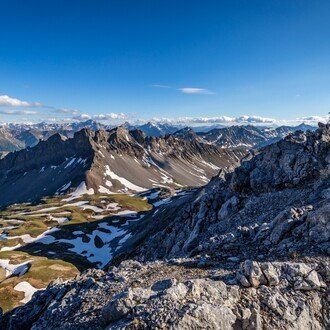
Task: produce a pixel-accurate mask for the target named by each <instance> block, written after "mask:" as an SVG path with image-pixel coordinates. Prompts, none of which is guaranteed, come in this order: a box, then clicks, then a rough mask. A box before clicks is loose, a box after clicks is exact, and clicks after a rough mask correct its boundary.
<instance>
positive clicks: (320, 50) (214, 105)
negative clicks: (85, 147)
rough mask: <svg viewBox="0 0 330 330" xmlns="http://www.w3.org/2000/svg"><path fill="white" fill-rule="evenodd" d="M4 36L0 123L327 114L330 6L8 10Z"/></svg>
mask: <svg viewBox="0 0 330 330" xmlns="http://www.w3.org/2000/svg"><path fill="white" fill-rule="evenodd" d="M0 31H1V43H0V122H10V121H40V120H52V119H53V118H55V119H66V120H68V119H71V118H99V119H103V118H106V119H107V120H108V121H114V120H116V118H118V120H126V119H128V120H147V119H150V118H155V117H156V118H168V119H169V120H175V118H178V117H180V118H181V119H182V118H186V117H189V118H187V121H190V120H191V121H192V122H193V121H196V122H198V118H199V119H201V121H202V122H207V120H205V118H209V117H212V118H213V119H214V118H220V119H219V122H221V118H222V119H223V116H227V117H230V118H231V119H233V118H237V117H240V116H242V115H248V116H255V117H253V118H258V117H263V118H264V117H265V118H273V119H276V120H280V119H282V120H295V119H296V118H303V117H309V116H326V115H327V113H328V112H329V110H330V2H329V1H317V0H313V1H310V0H309V1H302V0H301V1H298V0H297V1H293V0H292V1H291V0H289V1H284V0H283V1H280V0H277V1H253V0H246V1H235V0H229V1H212V0H209V1H208V0H203V1H197V0H190V1H183V0H182V1H178V0H177V1H174V0H173V1H172V0H167V1H163V0H159V1H151V0H150V1H143V0H140V1H134V0H131V1H128V0H127V1H125V0H122V1H119V0H118V1H111V0H109V1H102V0H97V1H91V0H90V1H88V0H81V1H77V0H66V1H63V0H58V1H51V0H49V1H44V0H43V1H39V0H25V1H23V0H21V1H17V0H10V1H1V11H0ZM15 99H16V101H15ZM100 115H101V116H100ZM225 118H226V117H225ZM244 118H245V117H244ZM215 121H216V120H215ZM224 121H225V119H224Z"/></svg>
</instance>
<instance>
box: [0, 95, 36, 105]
mask: <svg viewBox="0 0 330 330" xmlns="http://www.w3.org/2000/svg"><path fill="white" fill-rule="evenodd" d="M0 106H11V107H39V106H41V103H39V102H27V101H22V100H19V99H15V98H13V97H10V96H8V95H0Z"/></svg>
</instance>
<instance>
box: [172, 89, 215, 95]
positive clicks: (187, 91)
mask: <svg viewBox="0 0 330 330" xmlns="http://www.w3.org/2000/svg"><path fill="white" fill-rule="evenodd" d="M178 90H179V91H180V92H181V93H184V94H204V95H211V94H214V92H212V91H210V90H208V89H205V88H197V87H182V88H178Z"/></svg>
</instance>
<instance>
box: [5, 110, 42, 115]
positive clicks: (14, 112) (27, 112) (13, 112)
mask: <svg viewBox="0 0 330 330" xmlns="http://www.w3.org/2000/svg"><path fill="white" fill-rule="evenodd" d="M0 113H1V114H3V115H13V116H24V115H36V114H38V113H39V112H37V111H30V110H1V111H0Z"/></svg>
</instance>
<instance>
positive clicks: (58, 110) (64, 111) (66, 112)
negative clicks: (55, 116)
mask: <svg viewBox="0 0 330 330" xmlns="http://www.w3.org/2000/svg"><path fill="white" fill-rule="evenodd" d="M55 112H57V113H63V114H70V115H77V114H78V113H79V111H78V110H75V109H66V108H59V109H55Z"/></svg>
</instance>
